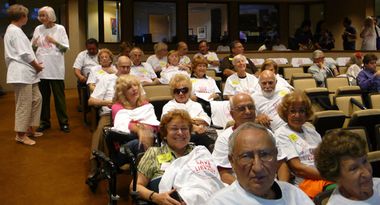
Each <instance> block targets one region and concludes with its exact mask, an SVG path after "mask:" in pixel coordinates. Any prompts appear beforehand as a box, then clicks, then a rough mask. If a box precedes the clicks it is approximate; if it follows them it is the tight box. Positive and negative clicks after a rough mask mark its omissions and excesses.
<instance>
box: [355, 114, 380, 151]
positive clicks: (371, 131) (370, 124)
mask: <svg viewBox="0 0 380 205" xmlns="http://www.w3.org/2000/svg"><path fill="white" fill-rule="evenodd" d="M378 124H380V109H367V110H359V111H355V112H354V113H353V114H352V117H351V120H350V122H349V124H348V126H349V127H352V126H364V127H366V129H367V132H368V139H369V141H368V142H369V143H370V144H371V147H370V151H372V150H378V149H379V144H380V141H379V139H378V137H377V136H376V130H375V129H376V126H377V125H378Z"/></svg>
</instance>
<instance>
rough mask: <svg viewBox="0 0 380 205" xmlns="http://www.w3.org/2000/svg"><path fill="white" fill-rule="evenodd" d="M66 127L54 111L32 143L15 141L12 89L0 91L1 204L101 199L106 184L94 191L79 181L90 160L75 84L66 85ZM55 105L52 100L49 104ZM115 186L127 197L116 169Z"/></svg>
mask: <svg viewBox="0 0 380 205" xmlns="http://www.w3.org/2000/svg"><path fill="white" fill-rule="evenodd" d="M66 100H67V110H68V115H69V124H70V129H71V132H70V133H69V134H66V133H63V132H61V131H60V130H59V126H58V123H57V120H56V115H55V111H53V113H52V128H51V129H49V130H47V131H46V132H45V134H44V136H42V137H41V138H38V139H37V140H36V141H37V144H36V145H34V146H31V147H29V146H25V145H21V144H18V143H16V142H15V140H14V137H15V133H14V132H13V127H14V95H13V93H7V94H6V95H5V96H2V97H0V146H1V148H0V162H1V166H0V184H1V186H2V188H1V191H0V202H1V204H12V205H17V204H20V205H21V204H22V205H24V204H28V205H34V204H36V205H37V204H38V205H44V204H49V205H77V204H78V205H87V204H89V205H106V204H107V200H108V199H107V193H106V191H107V186H106V183H105V182H103V183H102V184H101V186H100V187H99V189H98V190H97V192H96V193H95V194H93V193H91V192H90V191H89V189H88V187H87V185H85V183H84V181H85V178H86V175H87V171H88V166H89V162H88V159H89V153H90V143H91V133H90V131H89V129H88V128H87V127H85V126H84V124H83V123H82V114H81V113H79V112H77V111H76V106H77V102H78V100H77V94H76V89H70V90H66ZM51 108H54V105H52V106H51ZM119 179H120V183H119V186H118V189H119V193H122V195H121V196H122V199H121V200H120V201H119V203H118V204H120V205H123V204H124V205H125V204H128V203H127V188H128V187H129V180H128V179H129V177H127V176H126V175H124V176H123V175H121V177H119Z"/></svg>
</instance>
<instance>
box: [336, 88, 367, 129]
mask: <svg viewBox="0 0 380 205" xmlns="http://www.w3.org/2000/svg"><path fill="white" fill-rule="evenodd" d="M351 98H354V99H355V100H357V101H358V102H360V103H362V104H363V100H362V97H361V96H338V97H335V105H336V106H337V107H338V109H339V110H341V111H343V113H344V115H345V116H346V121H345V123H344V125H343V127H347V125H348V122H349V119H350V118H351V116H352V113H354V112H355V111H358V110H360V108H359V107H357V106H355V105H353V104H352V103H351V101H350V100H351Z"/></svg>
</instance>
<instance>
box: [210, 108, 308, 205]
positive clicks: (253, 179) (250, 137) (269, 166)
mask: <svg viewBox="0 0 380 205" xmlns="http://www.w3.org/2000/svg"><path fill="white" fill-rule="evenodd" d="M246 109H248V108H246ZM228 147H229V151H228V159H229V161H230V163H231V165H232V168H233V169H234V171H235V173H236V179H237V180H235V181H234V182H233V183H232V184H231V186H228V187H225V188H224V189H222V190H220V191H218V192H217V193H216V194H214V196H213V197H212V198H211V199H210V201H209V202H208V204H210V205H213V204H218V205H220V204H228V205H230V204H313V202H312V201H311V200H310V199H309V198H308V197H307V195H306V194H304V193H303V192H302V191H301V190H299V189H298V188H297V187H295V186H293V185H291V184H289V183H287V182H280V181H277V182H276V181H274V179H275V176H276V171H277V168H278V161H277V154H278V151H277V148H276V142H275V139H274V138H273V136H272V134H271V133H270V132H268V130H267V129H266V128H265V127H263V126H261V125H258V124H255V123H253V122H248V123H244V124H243V125H241V126H240V127H239V128H238V129H236V130H235V131H234V132H233V133H232V135H231V138H230V140H229V143H228Z"/></svg>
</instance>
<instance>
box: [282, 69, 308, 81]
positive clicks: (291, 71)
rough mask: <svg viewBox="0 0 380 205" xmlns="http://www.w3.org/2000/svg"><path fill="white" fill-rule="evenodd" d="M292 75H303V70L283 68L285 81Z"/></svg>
mask: <svg viewBox="0 0 380 205" xmlns="http://www.w3.org/2000/svg"><path fill="white" fill-rule="evenodd" d="M294 73H304V72H303V68H292V67H289V68H284V78H285V79H286V80H288V81H289V80H290V78H291V77H292V75H293V74H294Z"/></svg>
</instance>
